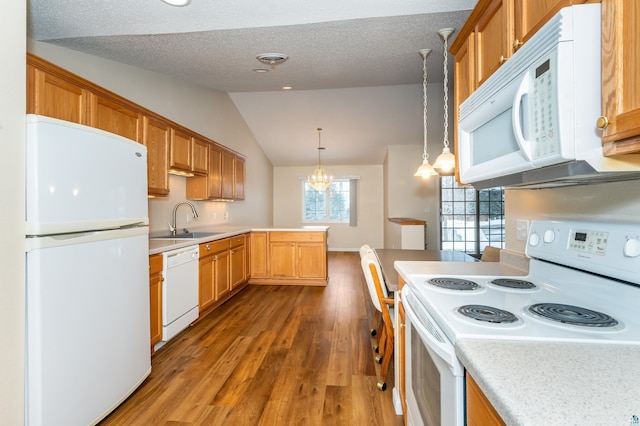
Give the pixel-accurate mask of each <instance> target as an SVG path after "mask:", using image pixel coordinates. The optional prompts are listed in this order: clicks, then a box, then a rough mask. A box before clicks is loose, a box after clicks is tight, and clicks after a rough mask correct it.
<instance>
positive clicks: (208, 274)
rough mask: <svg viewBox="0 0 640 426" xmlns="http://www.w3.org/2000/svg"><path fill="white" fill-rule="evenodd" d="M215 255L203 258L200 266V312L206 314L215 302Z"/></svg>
mask: <svg viewBox="0 0 640 426" xmlns="http://www.w3.org/2000/svg"><path fill="white" fill-rule="evenodd" d="M214 266H215V265H214V255H213V254H211V255H208V256H205V257H201V258H200V261H199V264H198V268H199V269H198V304H199V305H200V306H199V308H198V312H200V313H202V312H204V311H205V310H206V309H207V308H208V307H209V306H210V305H211V304H212V303H213V302H215V291H214V288H213V284H214Z"/></svg>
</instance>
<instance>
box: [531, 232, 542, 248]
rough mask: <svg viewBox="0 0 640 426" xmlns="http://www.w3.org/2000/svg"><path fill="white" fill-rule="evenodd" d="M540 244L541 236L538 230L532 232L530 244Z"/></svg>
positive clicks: (533, 245)
mask: <svg viewBox="0 0 640 426" xmlns="http://www.w3.org/2000/svg"><path fill="white" fill-rule="evenodd" d="M538 244H540V236H539V235H538V233H537V232H532V233H531V235H529V245H530V246H532V247H535V246H537V245H538Z"/></svg>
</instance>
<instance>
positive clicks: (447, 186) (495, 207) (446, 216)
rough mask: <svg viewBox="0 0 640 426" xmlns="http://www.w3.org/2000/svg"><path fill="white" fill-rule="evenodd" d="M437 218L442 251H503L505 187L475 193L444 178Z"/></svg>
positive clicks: (479, 252) (477, 252)
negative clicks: (485, 249)
mask: <svg viewBox="0 0 640 426" xmlns="http://www.w3.org/2000/svg"><path fill="white" fill-rule="evenodd" d="M440 215H441V218H440V226H441V228H440V241H441V246H442V250H457V251H462V252H465V253H468V254H472V255H480V254H482V252H483V251H484V248H485V247H486V246H494V247H498V248H504V188H490V189H483V190H480V191H477V190H476V189H475V188H473V187H464V186H463V187H459V186H458V184H457V182H456V181H455V178H454V177H453V176H443V177H442V178H441V181H440Z"/></svg>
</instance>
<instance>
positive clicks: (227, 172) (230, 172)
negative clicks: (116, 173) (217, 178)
mask: <svg viewBox="0 0 640 426" xmlns="http://www.w3.org/2000/svg"><path fill="white" fill-rule="evenodd" d="M235 159H236V156H235V155H233V153H231V152H229V151H223V152H222V198H224V199H229V200H230V199H232V198H233V194H234V191H233V185H234V179H235V178H234V167H235Z"/></svg>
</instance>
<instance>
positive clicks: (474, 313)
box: [458, 305, 518, 324]
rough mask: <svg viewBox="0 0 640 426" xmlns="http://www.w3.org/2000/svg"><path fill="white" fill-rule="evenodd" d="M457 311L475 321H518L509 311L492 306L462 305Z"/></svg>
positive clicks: (497, 322) (501, 322)
mask: <svg viewBox="0 0 640 426" xmlns="http://www.w3.org/2000/svg"><path fill="white" fill-rule="evenodd" d="M458 312H459V313H461V314H462V315H464V316H465V317H468V318H471V319H474V320H476V321H482V322H490V323H494V324H510V323H514V322H516V321H518V317H516V316H515V315H514V314H512V313H511V312H509V311H505V310H503V309H498V308H494V307H493V306H486V305H464V306H460V307H459V308H458Z"/></svg>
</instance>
